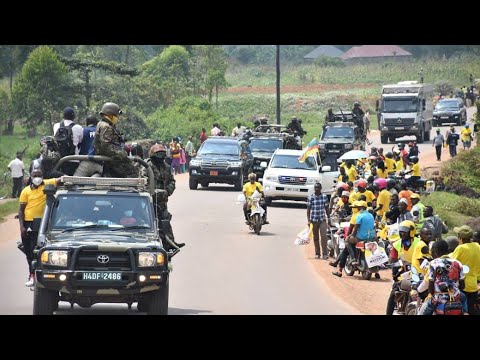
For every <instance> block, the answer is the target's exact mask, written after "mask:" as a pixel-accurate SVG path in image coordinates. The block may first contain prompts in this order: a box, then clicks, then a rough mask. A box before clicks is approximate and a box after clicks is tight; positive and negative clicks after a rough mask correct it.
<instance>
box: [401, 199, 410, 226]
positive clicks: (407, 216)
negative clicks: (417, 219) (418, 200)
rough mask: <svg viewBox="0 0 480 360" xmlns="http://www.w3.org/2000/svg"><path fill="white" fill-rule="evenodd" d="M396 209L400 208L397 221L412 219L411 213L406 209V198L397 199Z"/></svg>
mask: <svg viewBox="0 0 480 360" xmlns="http://www.w3.org/2000/svg"><path fill="white" fill-rule="evenodd" d="M398 209H399V210H400V212H399V214H398V217H397V223H401V222H402V221H405V220H412V219H413V216H412V214H411V213H410V211H408V201H407V199H405V198H403V199H400V200H399V201H398Z"/></svg>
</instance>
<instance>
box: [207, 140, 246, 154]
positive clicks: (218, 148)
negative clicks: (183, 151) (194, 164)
mask: <svg viewBox="0 0 480 360" xmlns="http://www.w3.org/2000/svg"><path fill="white" fill-rule="evenodd" d="M207 154H224V155H236V156H238V155H239V154H240V149H239V146H238V144H237V143H236V142H231V143H230V142H227V141H225V142H215V141H205V142H204V143H203V144H202V147H201V149H200V150H199V151H198V155H207Z"/></svg>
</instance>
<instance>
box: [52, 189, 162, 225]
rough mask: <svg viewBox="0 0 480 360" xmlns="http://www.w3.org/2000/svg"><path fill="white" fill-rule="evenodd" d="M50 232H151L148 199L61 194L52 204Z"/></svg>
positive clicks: (151, 219) (151, 218) (141, 197)
mask: <svg viewBox="0 0 480 360" xmlns="http://www.w3.org/2000/svg"><path fill="white" fill-rule="evenodd" d="M50 224H51V229H52V230H62V231H64V230H66V229H72V230H73V229H76V228H78V229H80V228H82V227H87V228H88V229H91V230H92V231H96V229H103V230H104V229H115V228H128V227H132V226H134V227H135V228H137V227H138V228H140V229H141V228H145V229H153V216H152V213H151V212H150V206H149V200H148V199H147V198H146V197H144V196H137V197H133V196H108V195H102V196H101V197H99V196H94V195H78V194H76V195H60V196H59V197H58V198H57V200H56V201H55V203H54V208H53V212H52V219H51V221H50Z"/></svg>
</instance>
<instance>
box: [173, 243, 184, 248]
mask: <svg viewBox="0 0 480 360" xmlns="http://www.w3.org/2000/svg"><path fill="white" fill-rule="evenodd" d="M175 245H177V246H178V247H179V248H181V247H184V246H185V243H175Z"/></svg>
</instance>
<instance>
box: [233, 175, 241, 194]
mask: <svg viewBox="0 0 480 360" xmlns="http://www.w3.org/2000/svg"><path fill="white" fill-rule="evenodd" d="M242 188H243V172H242V171H240V178H239V179H238V180H237V181H236V182H235V186H234V190H235V191H242Z"/></svg>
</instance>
